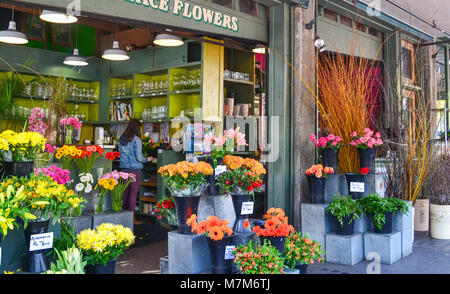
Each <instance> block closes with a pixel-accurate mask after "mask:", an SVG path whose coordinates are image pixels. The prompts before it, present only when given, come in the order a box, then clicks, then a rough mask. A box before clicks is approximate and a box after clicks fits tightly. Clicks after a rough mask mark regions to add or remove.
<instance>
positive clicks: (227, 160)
mask: <svg viewBox="0 0 450 294" xmlns="http://www.w3.org/2000/svg"><path fill="white" fill-rule="evenodd" d="M223 163H224V164H225V165H226V166H227V168H228V169H230V170H236V169H240V168H242V169H246V170H249V171H251V172H252V173H253V174H255V175H256V176H260V175H265V174H266V169H265V168H264V165H263V164H262V163H261V162H259V161H257V160H255V159H253V158H242V157H240V156H234V155H227V156H225V157H224V159H223Z"/></svg>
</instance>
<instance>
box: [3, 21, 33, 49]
mask: <svg viewBox="0 0 450 294" xmlns="http://www.w3.org/2000/svg"><path fill="white" fill-rule="evenodd" d="M0 42H3V43H8V44H16V45H23V44H26V43H28V40H27V36H25V34H24V33H21V32H18V31H17V30H16V22H15V21H13V20H12V21H10V22H9V27H8V29H7V30H6V31H0Z"/></svg>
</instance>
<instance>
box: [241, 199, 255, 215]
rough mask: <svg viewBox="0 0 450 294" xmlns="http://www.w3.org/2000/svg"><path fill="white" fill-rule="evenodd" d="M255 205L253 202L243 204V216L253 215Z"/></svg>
mask: <svg viewBox="0 0 450 294" xmlns="http://www.w3.org/2000/svg"><path fill="white" fill-rule="evenodd" d="M253 205H254V202H253V201H251V202H242V207H241V215H247V214H252V213H253Z"/></svg>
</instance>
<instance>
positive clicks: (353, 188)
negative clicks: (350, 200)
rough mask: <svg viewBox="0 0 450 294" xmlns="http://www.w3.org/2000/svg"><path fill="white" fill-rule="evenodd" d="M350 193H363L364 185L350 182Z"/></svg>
mask: <svg viewBox="0 0 450 294" xmlns="http://www.w3.org/2000/svg"><path fill="white" fill-rule="evenodd" d="M350 192H364V183H361V182H350Z"/></svg>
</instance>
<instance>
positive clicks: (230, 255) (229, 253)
mask: <svg viewBox="0 0 450 294" xmlns="http://www.w3.org/2000/svg"><path fill="white" fill-rule="evenodd" d="M234 248H236V246H234V245H230V246H227V247H225V259H234V254H233V249H234Z"/></svg>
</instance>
